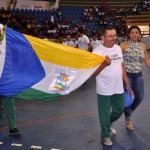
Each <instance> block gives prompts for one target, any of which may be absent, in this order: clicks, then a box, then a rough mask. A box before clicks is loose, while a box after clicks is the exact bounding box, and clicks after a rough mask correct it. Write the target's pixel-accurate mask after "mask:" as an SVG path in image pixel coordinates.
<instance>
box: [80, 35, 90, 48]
mask: <svg viewBox="0 0 150 150" xmlns="http://www.w3.org/2000/svg"><path fill="white" fill-rule="evenodd" d="M89 43H90V40H89V38H88V37H87V36H86V35H84V34H83V36H82V37H79V38H78V48H80V49H83V50H88V44H89Z"/></svg>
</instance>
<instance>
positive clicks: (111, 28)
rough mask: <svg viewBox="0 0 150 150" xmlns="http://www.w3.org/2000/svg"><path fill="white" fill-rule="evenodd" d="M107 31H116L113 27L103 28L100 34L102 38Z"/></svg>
mask: <svg viewBox="0 0 150 150" xmlns="http://www.w3.org/2000/svg"><path fill="white" fill-rule="evenodd" d="M107 30H116V29H115V28H114V27H105V28H104V29H103V30H102V33H101V35H102V36H104V35H105V34H106V31H107Z"/></svg>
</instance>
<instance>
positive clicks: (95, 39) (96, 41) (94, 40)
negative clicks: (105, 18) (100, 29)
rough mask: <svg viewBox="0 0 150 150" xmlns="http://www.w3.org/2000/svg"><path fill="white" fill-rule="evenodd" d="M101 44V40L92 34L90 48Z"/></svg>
mask: <svg viewBox="0 0 150 150" xmlns="http://www.w3.org/2000/svg"><path fill="white" fill-rule="evenodd" d="M100 44H101V41H100V40H98V39H97V38H96V36H93V40H92V42H91V46H92V50H94V49H95V48H96V47H98V46H99V45H100Z"/></svg>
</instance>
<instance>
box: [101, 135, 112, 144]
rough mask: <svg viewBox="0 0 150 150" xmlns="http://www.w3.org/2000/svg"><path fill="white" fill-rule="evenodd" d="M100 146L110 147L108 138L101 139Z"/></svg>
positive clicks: (110, 142)
mask: <svg viewBox="0 0 150 150" xmlns="http://www.w3.org/2000/svg"><path fill="white" fill-rule="evenodd" d="M102 144H103V145H105V146H112V145H113V143H112V141H111V139H110V138H109V137H106V138H102Z"/></svg>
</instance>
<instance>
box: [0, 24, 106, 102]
mask: <svg viewBox="0 0 150 150" xmlns="http://www.w3.org/2000/svg"><path fill="white" fill-rule="evenodd" d="M0 28H1V39H0V95H4V96H16V97H18V98H22V99H34V100H36V99H41V100H42V99H49V100H50V99H51V98H55V97H57V96H60V95H66V94H69V93H70V92H72V91H74V90H75V89H77V88H78V87H80V86H81V85H82V84H83V83H84V82H85V81H86V80H87V79H88V78H89V77H90V76H91V75H92V74H93V73H94V71H95V70H96V69H97V67H98V66H99V65H100V64H101V63H102V62H103V61H104V60H105V58H104V57H102V56H98V55H96V54H93V53H91V52H87V51H83V50H80V49H77V48H73V47H70V46H65V45H62V44H57V43H54V42H50V41H47V40H43V39H39V38H36V37H32V36H29V35H24V34H21V33H19V32H16V31H14V30H12V29H10V28H8V27H6V30H5V27H4V26H3V25H1V26H0Z"/></svg>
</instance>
